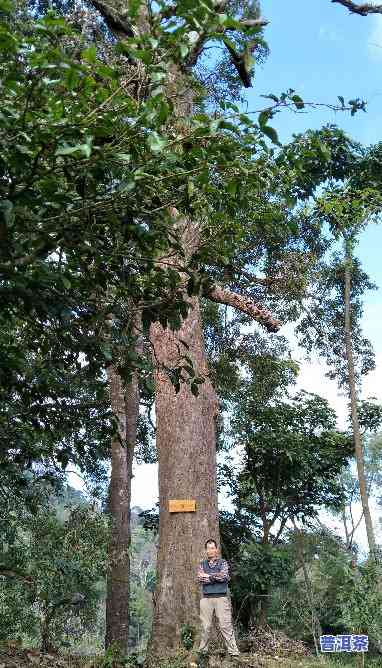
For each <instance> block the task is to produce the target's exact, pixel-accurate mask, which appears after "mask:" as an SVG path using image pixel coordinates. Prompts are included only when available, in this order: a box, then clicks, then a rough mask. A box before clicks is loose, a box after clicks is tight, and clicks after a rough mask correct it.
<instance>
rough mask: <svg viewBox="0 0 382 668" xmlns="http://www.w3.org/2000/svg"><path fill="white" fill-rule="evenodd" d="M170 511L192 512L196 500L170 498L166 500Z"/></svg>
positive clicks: (194, 508)
mask: <svg viewBox="0 0 382 668" xmlns="http://www.w3.org/2000/svg"><path fill="white" fill-rule="evenodd" d="M168 509H169V511H170V513H194V512H195V510H196V501H194V500H193V499H171V500H170V501H169V502H168Z"/></svg>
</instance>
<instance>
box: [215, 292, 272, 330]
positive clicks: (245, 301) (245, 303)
mask: <svg viewBox="0 0 382 668" xmlns="http://www.w3.org/2000/svg"><path fill="white" fill-rule="evenodd" d="M204 296H205V297H207V298H208V299H210V300H211V301H213V302H217V303H218V304H227V306H232V308H234V309H236V310H237V311H242V313H246V314H247V315H249V316H251V318H253V320H257V322H260V323H261V324H262V325H264V327H265V328H266V329H267V330H268V332H278V330H279V329H280V327H281V323H280V321H279V320H276V319H275V318H274V317H273V316H272V314H271V312H270V311H268V309H266V308H264V307H263V306H260V305H259V304H255V303H254V302H253V301H252V299H250V298H249V297H246V296H245V295H239V294H237V293H236V292H231V291H230V290H226V289H225V288H222V287H220V286H218V285H214V286H213V287H212V288H210V289H207V288H206V289H205V291H204Z"/></svg>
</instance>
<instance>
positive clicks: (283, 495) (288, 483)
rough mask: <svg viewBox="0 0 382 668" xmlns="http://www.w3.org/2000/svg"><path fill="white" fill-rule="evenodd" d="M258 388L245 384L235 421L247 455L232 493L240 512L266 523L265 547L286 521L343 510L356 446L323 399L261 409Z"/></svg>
mask: <svg viewBox="0 0 382 668" xmlns="http://www.w3.org/2000/svg"><path fill="white" fill-rule="evenodd" d="M254 384H255V382H254V380H248V381H244V382H243V383H242V389H241V393H240V395H239V398H238V402H237V405H236V407H235V412H234V416H233V419H232V430H233V434H234V438H235V441H236V443H238V444H240V445H242V446H243V447H244V448H245V450H244V452H245V454H244V460H243V465H244V466H243V469H242V470H241V471H240V472H239V474H238V477H237V481H236V482H234V483H233V484H232V483H231V489H232V492H233V494H234V497H235V499H236V503H237V505H238V507H239V508H241V509H243V510H245V511H246V512H250V513H254V514H255V516H257V517H260V518H261V519H262V524H263V532H264V533H263V535H264V540H265V541H268V540H270V536H269V531H270V530H271V529H272V528H273V527H274V523H275V521H276V520H277V521H278V522H281V526H280V527H279V529H278V530H277V531H276V534H274V536H273V540H274V539H276V540H277V535H281V532H282V528H283V527H284V526H285V523H286V521H287V519H289V518H292V517H295V518H297V517H300V518H308V517H314V516H315V515H316V514H317V512H318V509H319V508H320V507H323V506H326V507H332V508H335V507H338V506H339V505H341V502H342V500H343V493H342V489H341V486H340V484H339V482H338V475H339V473H340V472H341V470H342V468H343V467H344V466H345V464H346V463H347V462H348V460H349V457H350V456H351V453H352V442H351V439H349V437H348V436H347V435H346V434H344V433H341V432H338V431H336V424H335V423H336V416H335V413H334V411H333V410H332V409H331V408H330V407H329V405H328V403H327V401H326V400H324V399H322V398H321V397H318V396H317V395H313V394H309V393H306V392H300V393H298V394H296V395H295V396H294V397H291V398H289V399H288V400H285V399H281V398H275V399H273V400H270V401H268V402H264V404H261V403H260V402H259V401H258V400H257V398H256V394H254V392H253V389H252V388H253V387H254ZM276 526H277V525H276ZM272 530H273V529H272Z"/></svg>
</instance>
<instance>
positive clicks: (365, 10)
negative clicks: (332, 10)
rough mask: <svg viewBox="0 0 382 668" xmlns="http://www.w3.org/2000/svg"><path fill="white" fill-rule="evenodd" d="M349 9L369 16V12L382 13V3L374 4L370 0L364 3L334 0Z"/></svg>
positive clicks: (350, 0)
mask: <svg viewBox="0 0 382 668" xmlns="http://www.w3.org/2000/svg"><path fill="white" fill-rule="evenodd" d="M332 2H335V3H338V4H339V5H342V6H343V7H346V9H348V10H349V12H350V13H351V14H359V15H360V16H368V14H382V5H372V4H371V3H370V2H365V3H363V4H362V5H357V3H355V2H352V0H332Z"/></svg>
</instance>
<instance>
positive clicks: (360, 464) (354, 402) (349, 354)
mask: <svg viewBox="0 0 382 668" xmlns="http://www.w3.org/2000/svg"><path fill="white" fill-rule="evenodd" d="M352 262H353V258H352V252H351V248H350V242H345V345H346V360H347V368H348V385H349V396H350V407H351V421H352V427H353V438H354V450H355V458H356V462H357V471H358V481H359V491H360V495H361V502H362V509H363V515H364V518H365V526H366V533H367V540H368V544H369V550H370V555H371V557H372V558H374V557H375V537H374V530H373V523H372V521H371V515H370V508H369V496H368V493H367V487H366V477H365V462H364V457H363V447H362V438H361V432H360V428H359V420H358V397H357V387H356V380H355V370H354V357H353V343H352V326H351V302H350V294H351V270H352Z"/></svg>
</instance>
